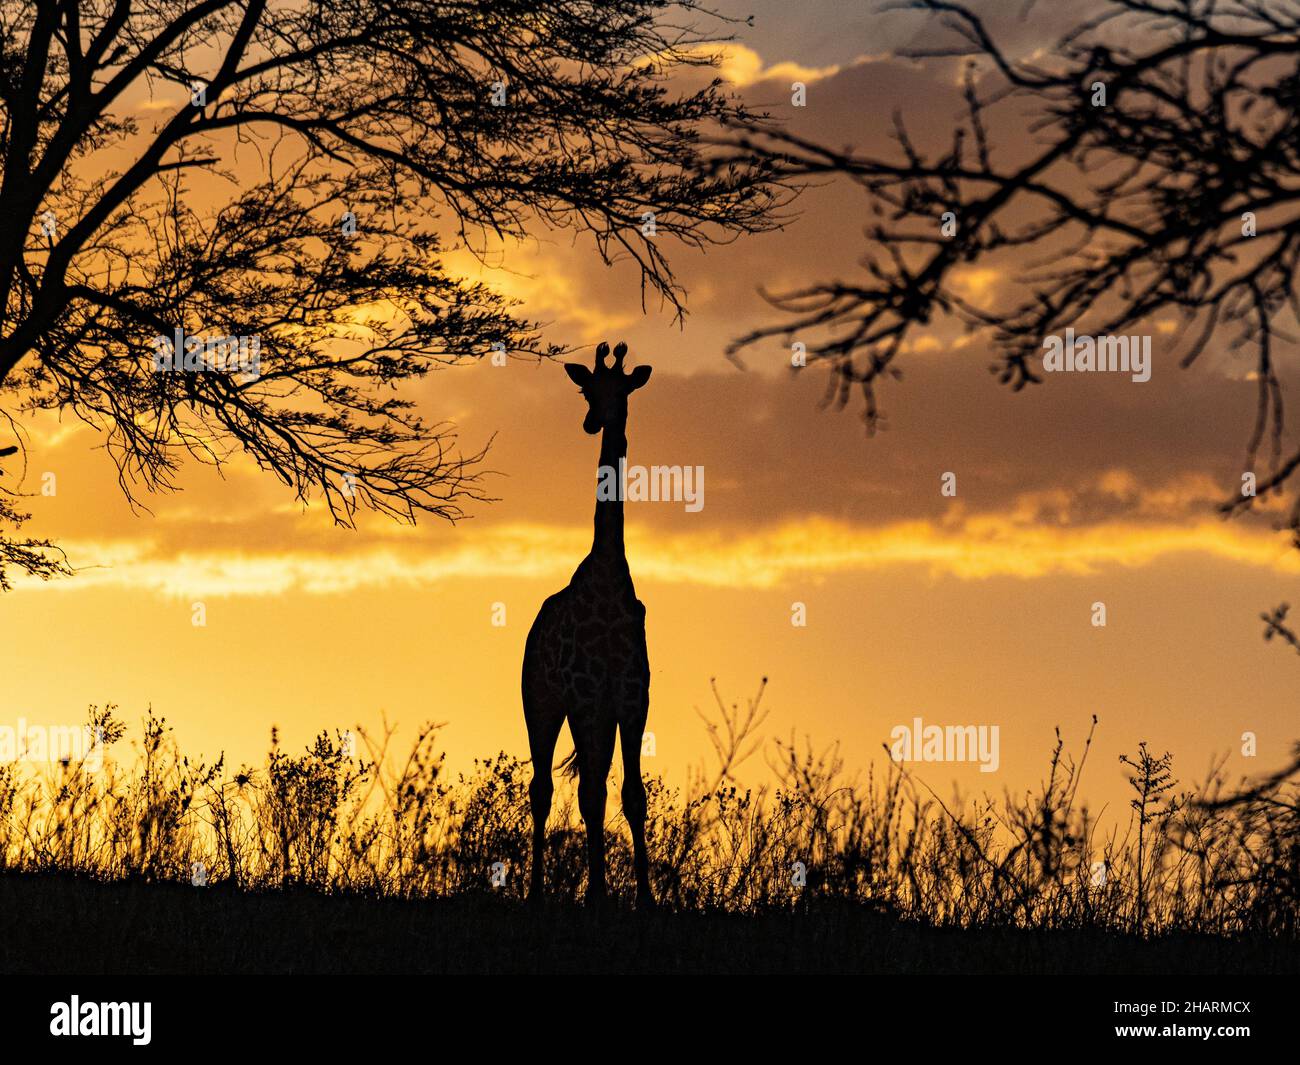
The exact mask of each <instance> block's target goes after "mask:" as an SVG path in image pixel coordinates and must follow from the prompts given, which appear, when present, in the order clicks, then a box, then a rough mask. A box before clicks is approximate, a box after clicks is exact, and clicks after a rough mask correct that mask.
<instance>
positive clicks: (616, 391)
mask: <svg viewBox="0 0 1300 1065" xmlns="http://www.w3.org/2000/svg"><path fill="white" fill-rule="evenodd" d="M626 354H627V345H626V344H619V345H618V346H617V347H616V348H615V349H614V363H613V365H612V366H607V365H606V364H605V360H606V359H607V358H608V357H609V345H608V344H601V345H599V346H598V347H597V348H596V366H595V369H594V370H588V369H587V367H585V366H583V365H581V364H580V363H576V362H567V363H565V364H564V369H565V372H566V373H567V374H568V375H569V378H570V379H571V380H572V381H573V383H574V384H575V385H577V386H578V387H579V388H580V389H582V395H583V398H584V399H586V401H587V416H586V418H584V419H583V420H582V428H583V429H584V430H586V431H587V432H588V433H591V434H592V435H595V434H596V433H598V432H600V431H601V430H602V429H604V428H605V426H607V425H613V426H622V425H623V424H624V423H626V422H627V397H628V396H629V395H631V394H632V393H633V392H635V391H636V390H637V389H638V388H640V387H641V386H642V385H643V384H645V383H646V382H647V381H649V380H650V367H649V366H638V367H637V368H636V369H635V370H633V371H632V372H631V373H624V372H623V357H624V356H625V355H626Z"/></svg>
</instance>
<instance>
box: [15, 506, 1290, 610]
mask: <svg viewBox="0 0 1300 1065" xmlns="http://www.w3.org/2000/svg"><path fill="white" fill-rule="evenodd" d="M590 536H591V534H590V531H589V529H588V528H587V527H585V526H555V525H545V524H532V523H526V524H512V525H504V526H500V527H496V528H486V529H481V530H475V531H474V533H472V534H468V535H465V536H461V537H459V538H458V539H457V540H455V541H452V540H450V539H447V538H444V539H442V540H441V541H439V542H438V543H437V544H430V543H428V542H425V541H420V542H416V541H415V540H414V539H412V540H411V541H410V542H408V543H405V544H401V543H389V544H386V545H364V544H362V545H357V546H356V547H354V548H352V549H349V550H344V551H338V552H324V551H294V552H288V551H283V550H267V551H262V552H258V551H231V550H206V551H183V552H180V553H178V554H173V555H168V554H166V553H165V552H164V551H161V550H159V545H158V544H156V543H142V542H135V543H116V544H97V543H78V544H69V545H68V546H69V548H71V549H72V550H73V551H74V553H75V554H76V556H77V557H79V558H82V559H94V560H95V563H94V564H93V565H91V566H89V567H88V568H86V569H84V570H83V571H82V572H81V573H80V574H79V575H78V576H77V577H76V578H74V579H72V580H66V581H56V582H53V583H50V584H45V585H42V584H40V583H39V582H35V581H23V580H21V579H20V580H19V581H18V582H17V586H18V588H19V589H22V588H41V589H49V590H53V591H64V592H68V591H78V590H82V589H90V588H103V587H113V588H121V589H130V590H134V591H141V590H143V591H148V592H152V593H155V594H157V595H160V596H163V597H167V598H177V599H204V598H209V597H223V596H280V595H284V594H286V593H289V592H297V593H300V594H306V595H332V594H344V593H348V592H353V591H357V590H359V589H364V588H389V587H397V586H406V587H421V588H422V587H429V586H433V585H436V584H438V583H439V582H442V581H447V580H458V579H474V580H485V579H491V580H541V579H553V580H556V581H561V580H564V579H566V578H567V577H568V576H569V575H570V574H571V573H572V571H573V569H574V567H575V566H576V564H577V562H578V560H579V559H581V558H582V556H583V555H584V554H585V552H586V551H587V549H588V546H589V544H590ZM1188 556H1200V557H1203V558H1212V559H1217V560H1219V561H1224V562H1229V563H1233V564H1235V565H1239V566H1246V567H1250V568H1253V569H1261V570H1270V571H1272V572H1275V573H1278V574H1286V575H1290V576H1295V575H1297V574H1300V553H1297V552H1296V551H1295V550H1294V549H1292V548H1291V547H1290V546H1289V541H1288V539H1287V537H1286V536H1285V535H1284V534H1280V533H1276V532H1270V531H1266V530H1263V529H1260V528H1258V527H1249V526H1245V525H1241V524H1229V523H1226V522H1222V521H1215V520H1205V521H1200V522H1196V523H1192V524H1188V525H1172V524H1168V523H1159V522H1128V521H1106V522H1100V523H1097V524H1093V525H1088V526H1084V527H1069V526H1061V525H1052V524H1048V523H1044V522H1042V521H1041V520H1038V517H1037V514H1036V513H1035V512H1033V511H1032V510H1020V511H1018V512H1014V513H998V514H965V513H964V512H963V511H962V509H961V508H954V509H953V510H952V511H951V512H950V513H949V514H948V515H946V516H945V517H944V518H943V519H942V520H940V521H899V522H892V523H889V524H886V525H882V526H879V527H869V526H863V525H860V524H854V523H851V522H845V521H836V520H831V519H826V518H804V519H800V520H794V521H786V522H782V523H779V524H774V525H771V526H768V527H766V528H761V529H755V530H752V531H742V530H734V529H733V530H719V529H716V528H715V529H711V530H708V531H705V532H702V533H699V534H695V535H683V534H665V533H660V532H655V531H653V530H649V529H642V530H639V531H632V532H630V533H629V535H628V557H629V559H630V560H631V563H632V570H633V574H634V576H635V578H636V579H637V580H639V581H646V582H663V583H668V584H694V585H698V586H702V587H711V588H731V589H771V588H776V587H780V586H782V585H786V584H789V583H791V582H795V581H798V580H805V579H808V578H820V577H831V576H845V575H852V574H863V573H870V572H876V571H880V570H887V569H898V568H917V567H920V568H922V569H924V570H925V571H926V572H927V573H928V575H929V576H930V577H931V578H940V577H952V578H956V579H959V580H982V579H986V578H991V577H1013V578H1018V579H1023V580H1032V579H1035V578H1040V577H1049V576H1056V575H1061V574H1066V575H1074V576H1084V575H1092V574H1096V573H1098V572H1101V571H1103V570H1105V569H1107V568H1110V567H1115V566H1119V567H1125V568H1136V567H1142V566H1149V565H1152V564H1155V563H1157V562H1161V561H1165V560H1168V559H1173V558H1179V557H1188Z"/></svg>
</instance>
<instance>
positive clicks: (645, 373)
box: [627, 366, 650, 392]
mask: <svg viewBox="0 0 1300 1065" xmlns="http://www.w3.org/2000/svg"><path fill="white" fill-rule="evenodd" d="M649 380H650V367H649V366H638V367H637V368H636V369H635V370H633V371H632V372H631V373H630V374H628V375H627V390H628V391H629V392H635V391H636V390H637V389H638V388H640V387H641V386H642V385H643V384H645V383H646V382H647V381H649Z"/></svg>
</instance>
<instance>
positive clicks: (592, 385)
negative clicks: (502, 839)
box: [522, 344, 654, 906]
mask: <svg viewBox="0 0 1300 1065" xmlns="http://www.w3.org/2000/svg"><path fill="white" fill-rule="evenodd" d="M626 350H627V348H626V345H623V344H620V345H618V347H617V348H615V349H614V357H615V365H614V367H613V368H609V367H606V366H605V358H606V356H607V355H608V353H609V346H608V345H607V344H602V345H600V347H598V348H597V349H596V368H595V371H594V373H593V372H592V371H588V370H587V369H586V367H580V366H569V367H566V369H567V370H568V371H569V376H570V377H571V378H572V379H573V380H574V381H575V382H576V383H578V384H579V385H580V386H581V387H582V389H583V394H584V396H585V397H586V398H587V401H588V404H589V408H590V409H589V412H588V415H587V418H586V420H585V421H584V423H583V425H584V428H585V429H586V431H587V432H588V433H591V434H593V435H594V434H595V433H596V432H601V433H602V440H601V451H600V461H601V465H612V466H615V467H617V462H618V459H619V458H622V457H625V456H626V453H627V437H626V424H627V396H628V395H629V394H630V393H631V392H632V391H633V390H634V389H636V388H638V387H640V386H641V385H642V384H644V383H645V381H646V379H647V378H648V377H649V375H650V370H649V367H638V368H637V370H635V371H633V372H632V373H630V374H624V373H623V371H622V362H623V355H624V354H625V353H626ZM522 694H523V702H524V719H525V721H526V723H527V726H528V743H529V748H530V751H531V754H532V763H533V780H532V784H531V786H530V787H529V797H530V800H531V804H532V815H533V865H532V881H531V890H530V896H531V897H532V898H533V899H534V900H535V901H541V899H542V896H543V892H544V888H545V869H546V860H545V850H546V818H547V817H548V816H549V814H550V808H551V796H552V793H553V787H554V785H553V783H552V780H551V760H552V758H553V757H554V754H555V744H556V741H557V739H558V738H559V734H560V729H561V727H562V726H563V724H564V722H565V720H566V719H567V720H568V722H569V731H570V732H571V734H572V736H573V745H574V755H573V757H574V768H575V769H576V771H577V775H578V809H579V811H580V813H581V814H582V820H583V822H584V824H585V826H586V831H587V857H588V879H587V897H588V899H589V900H592V901H595V900H599V899H601V898H603V896H604V893H605V801H606V792H607V780H608V777H609V770H610V766H611V765H612V764H613V758H614V744H615V740H616V739H617V740H618V741H619V742H620V744H621V747H622V755H623V794H622V798H623V813H624V816H625V817H626V819H627V822H628V825H629V827H630V828H631V830H632V844H633V857H634V865H635V868H636V877H637V903H638V905H640V906H650V905H653V902H654V898H653V894H652V892H651V889H650V882H649V863H648V859H647V856H646V846H645V816H646V799H645V786H644V784H643V783H642V781H641V737H642V734H643V732H644V730H645V723H646V714H647V712H648V709H649V704H650V662H649V657H648V655H647V653H646V635H645V606H644V605H643V604H642V603H641V602H640V601H639V600H638V599H637V597H636V589H635V588H634V587H633V584H632V574H631V571H630V570H629V569H628V564H627V556H626V553H625V551H624V547H623V504H622V501H621V500H602V501H599V502H597V504H596V517H595V537H594V539H593V542H592V548H591V551H590V553H589V554H588V555H587V557H586V558H584V559H583V560H582V562H581V563H580V564H579V566H578V568H577V570H575V571H574V574H573V578H572V579H571V580H570V581H569V584H568V586H567V587H566V588H564V589H563V590H561V591H559V592H557V593H556V594H555V595H552V596H550V597H549V598H548V599H547V600H546V601H545V602H544V603H543V604H542V608H541V610H539V611H538V614H537V619H536V620H535V621H534V622H533V626H532V628H531V629H530V630H529V633H528V640H527V642H526V643H525V645H524V664H523V677H522Z"/></svg>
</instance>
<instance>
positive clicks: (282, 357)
mask: <svg viewBox="0 0 1300 1065" xmlns="http://www.w3.org/2000/svg"><path fill="white" fill-rule="evenodd" d="M715 18H716V17H715V16H712V15H711V14H710V13H708V12H704V11H701V10H700V9H699V8H698V6H697V4H696V3H695V2H694V0H685V2H680V3H666V2H664V0H599V2H597V0H462V2H436V0H306V2H294V3H288V2H284V3H269V2H266V0H148V2H142V0H35V2H26V0H22V2H17V3H14V2H0V32H2V35H3V43H2V46H0V47H2V50H0V161H2V162H0V165H2V166H3V173H2V174H0V387H2V388H3V389H4V390H5V391H6V393H7V394H8V397H9V398H10V400H11V403H10V406H11V409H21V410H39V409H46V410H61V411H68V412H71V413H73V414H75V415H76V416H77V417H79V418H80V419H82V420H83V421H85V422H87V423H89V424H91V425H92V426H94V427H96V428H97V429H98V430H100V431H101V432H102V433H103V434H104V436H105V439H106V444H107V448H108V450H109V452H110V454H111V455H112V456H113V458H114V460H115V461H116V464H117V468H118V470H119V474H120V476H119V480H120V482H121V484H122V487H123V489H124V490H125V491H126V493H127V495H128V497H129V498H131V499H133V500H134V499H135V498H136V497H137V493H140V492H141V491H142V490H143V491H151V490H157V489H160V488H170V487H173V485H174V475H175V473H176V471H177V469H178V467H179V465H180V464H181V463H182V461H183V460H184V459H185V458H186V457H187V456H191V457H196V458H198V459H200V460H203V461H207V462H211V463H216V464H221V463H224V462H226V461H227V460H228V459H230V457H231V456H232V455H234V454H236V453H238V452H242V453H244V454H246V455H248V456H251V458H252V459H253V460H255V461H256V462H257V463H258V464H259V465H260V466H261V467H262V468H264V469H267V470H270V471H272V472H273V473H274V474H275V475H276V476H278V477H279V478H280V479H281V480H282V481H283V482H284V483H285V484H286V485H288V486H290V487H291V488H292V489H293V490H294V491H295V492H296V493H297V495H298V496H299V497H301V498H303V499H304V500H306V499H308V498H310V497H313V496H315V497H317V498H320V499H323V500H324V501H325V503H326V504H327V505H328V507H329V509H330V512H331V513H332V514H333V516H334V518H335V520H336V521H338V522H340V523H342V524H350V523H351V522H352V521H353V519H354V515H355V513H356V510H357V508H358V507H368V508H371V509H375V510H378V511H381V512H386V513H388V514H391V515H394V516H397V517H399V518H403V519H408V520H414V519H415V518H416V517H417V516H418V515H419V514H421V513H428V514H435V515H441V516H444V517H449V518H453V519H454V518H455V517H457V516H459V515H460V513H461V507H462V505H463V504H464V502H465V501H466V500H470V499H477V498H482V496H481V494H480V492H479V490H478V488H477V487H476V474H475V462H476V461H477V459H478V458H479V457H480V456H478V455H469V456H465V455H462V454H461V453H460V452H459V451H458V450H457V449H456V447H455V438H454V433H453V432H452V430H451V428H450V427H448V426H446V425H443V424H430V423H427V422H426V421H425V420H423V419H422V418H421V417H420V416H419V415H418V414H417V413H416V412H415V410H414V409H413V406H412V403H411V400H410V398H409V397H403V395H402V393H401V392H400V391H399V390H398V386H399V385H400V384H401V383H402V382H403V381H408V380H410V379H412V378H419V377H421V376H423V375H425V374H426V373H427V372H428V371H429V370H430V369H432V368H434V367H436V366H438V365H440V364H449V363H456V362H460V361H463V360H466V359H475V358H480V357H482V356H484V355H485V354H488V353H491V352H493V351H494V350H497V351H502V352H509V353H510V354H511V355H520V354H531V355H540V356H546V355H552V354H555V353H557V351H558V350H559V349H558V348H556V347H554V346H553V345H549V344H546V343H544V342H543V341H542V340H541V338H540V336H539V334H538V330H537V327H536V325H535V323H532V322H530V321H528V320H525V319H523V318H521V317H519V316H518V314H517V308H516V307H515V306H514V305H513V304H511V303H510V302H509V301H506V300H504V299H502V298H500V297H499V296H497V295H495V294H494V293H493V292H492V291H490V290H489V289H487V288H485V287H484V286H482V285H479V284H470V283H466V282H465V281H463V280H461V279H460V278H458V277H456V276H454V274H453V273H450V272H448V270H447V269H445V268H444V262H443V259H444V254H445V252H446V251H447V250H448V249H449V248H450V247H452V246H460V247H469V248H471V249H476V250H480V251H481V250H482V248H483V247H484V246H485V245H484V242H485V241H486V240H487V239H489V238H493V239H500V240H504V241H507V242H508V241H510V240H511V239H516V238H520V237H522V236H524V235H525V233H526V231H527V230H528V227H529V226H530V225H536V224H542V225H546V226H550V227H554V228H559V229H567V230H570V231H575V232H577V233H580V234H585V235H586V236H587V237H589V238H590V239H591V241H592V242H593V244H594V248H595V250H596V252H597V254H599V255H600V256H601V257H603V259H604V260H605V261H606V262H611V261H613V260H615V259H617V258H619V257H628V256H630V257H631V258H632V259H634V260H635V261H636V262H637V263H638V264H639V266H640V270H641V278H642V298H643V301H644V298H645V295H646V293H647V292H649V293H650V294H652V295H654V294H657V295H658V296H659V297H661V298H662V299H663V300H666V301H667V303H668V304H669V305H670V306H671V307H672V308H674V309H675V310H676V312H677V313H681V311H682V298H683V293H682V292H681V290H680V288H679V287H678V285H677V284H676V282H675V280H674V277H673V273H672V271H671V269H670V266H669V263H668V261H667V259H666V258H665V255H664V251H663V249H664V247H665V246H666V245H668V244H671V243H673V242H678V243H685V244H687V245H693V246H696V247H698V246H702V245H705V244H708V243H717V242H722V241H728V240H731V239H734V237H735V236H736V235H738V234H740V233H744V232H752V231H757V230H762V229H765V228H768V227H769V226H771V225H773V224H775V223H774V222H773V221H772V214H771V212H772V209H773V207H774V206H775V205H776V203H777V201H778V200H780V199H781V198H782V195H783V193H782V188H781V185H780V181H779V179H774V168H773V167H772V166H771V165H770V164H768V163H766V162H764V161H762V160H748V161H744V160H737V161H734V162H732V163H727V164H725V165H722V166H719V165H718V163H717V162H716V160H711V159H710V154H711V150H710V149H709V147H708V145H707V141H708V138H707V136H705V135H706V134H708V133H709V131H710V130H714V129H716V128H718V127H720V126H721V125H723V124H726V123H731V122H740V123H743V124H752V123H754V122H759V123H761V122H762V121H763V119H762V116H758V115H755V114H753V113H751V112H748V111H746V110H745V109H744V108H743V107H741V106H740V105H739V104H737V103H736V102H735V101H734V100H733V99H732V98H731V97H729V96H728V95H726V94H725V93H724V92H723V91H722V90H721V88H720V82H719V81H718V80H717V79H712V80H710V81H709V83H708V84H706V85H705V86H704V87H703V88H700V89H698V90H695V91H688V90H684V89H674V88H673V87H672V86H671V85H669V84H668V82H669V79H670V78H672V77H673V75H674V74H675V73H676V72H678V71H680V70H682V69H683V68H687V67H693V66H708V65H710V64H712V63H713V62H714V61H715V60H714V58H713V57H712V56H711V55H710V54H709V52H708V49H707V48H706V47H704V46H705V45H706V43H707V42H708V41H709V40H716V39H718V34H717V32H716V31H718V30H719V29H722V30H725V29H726V27H725V26H724V25H719V24H718V23H717V22H716V21H709V20H714V19H715ZM701 20H704V23H703V24H704V27H705V28H704V29H701V28H698V26H697V23H699V22H700V21H701ZM706 30H707V31H712V32H706ZM150 115H153V116H158V117H156V118H155V119H153V120H150V119H149V116H150ZM647 212H652V213H653V221H654V225H653V227H649V226H645V225H644V221H645V216H646V214H647ZM177 329H181V330H183V332H184V333H185V334H189V335H191V336H194V335H199V336H203V335H206V336H208V337H213V336H216V337H256V338H257V339H258V341H259V343H260V353H259V355H260V368H259V370H260V372H258V373H257V374H256V375H252V374H234V373H213V372H158V370H157V367H156V365H155V361H154V355H155V353H156V351H157V347H156V338H157V337H159V336H163V337H172V336H174V333H175V330H177ZM11 424H13V423H11ZM5 490H6V491H7V492H9V493H11V494H10V496H9V498H8V499H6V498H3V497H0V523H4V522H5V521H8V522H9V523H10V524H12V523H13V522H14V521H16V520H18V519H20V518H21V515H20V514H19V513H18V512H17V511H16V510H15V508H14V507H13V506H12V504H11V500H12V492H13V489H12V488H7V489H5ZM52 551H54V549H52V548H51V546H50V545H49V544H48V543H45V542H36V541H30V540H21V539H7V540H4V541H3V547H2V548H0V580H3V567H4V565H5V564H8V565H10V566H13V567H17V568H20V569H24V570H27V571H30V572H34V573H37V574H41V575H49V574H50V573H53V572H61V571H63V570H64V569H65V568H66V567H65V565H64V562H63V560H62V559H61V558H60V557H59V556H58V555H57V552H54V553H52Z"/></svg>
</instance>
